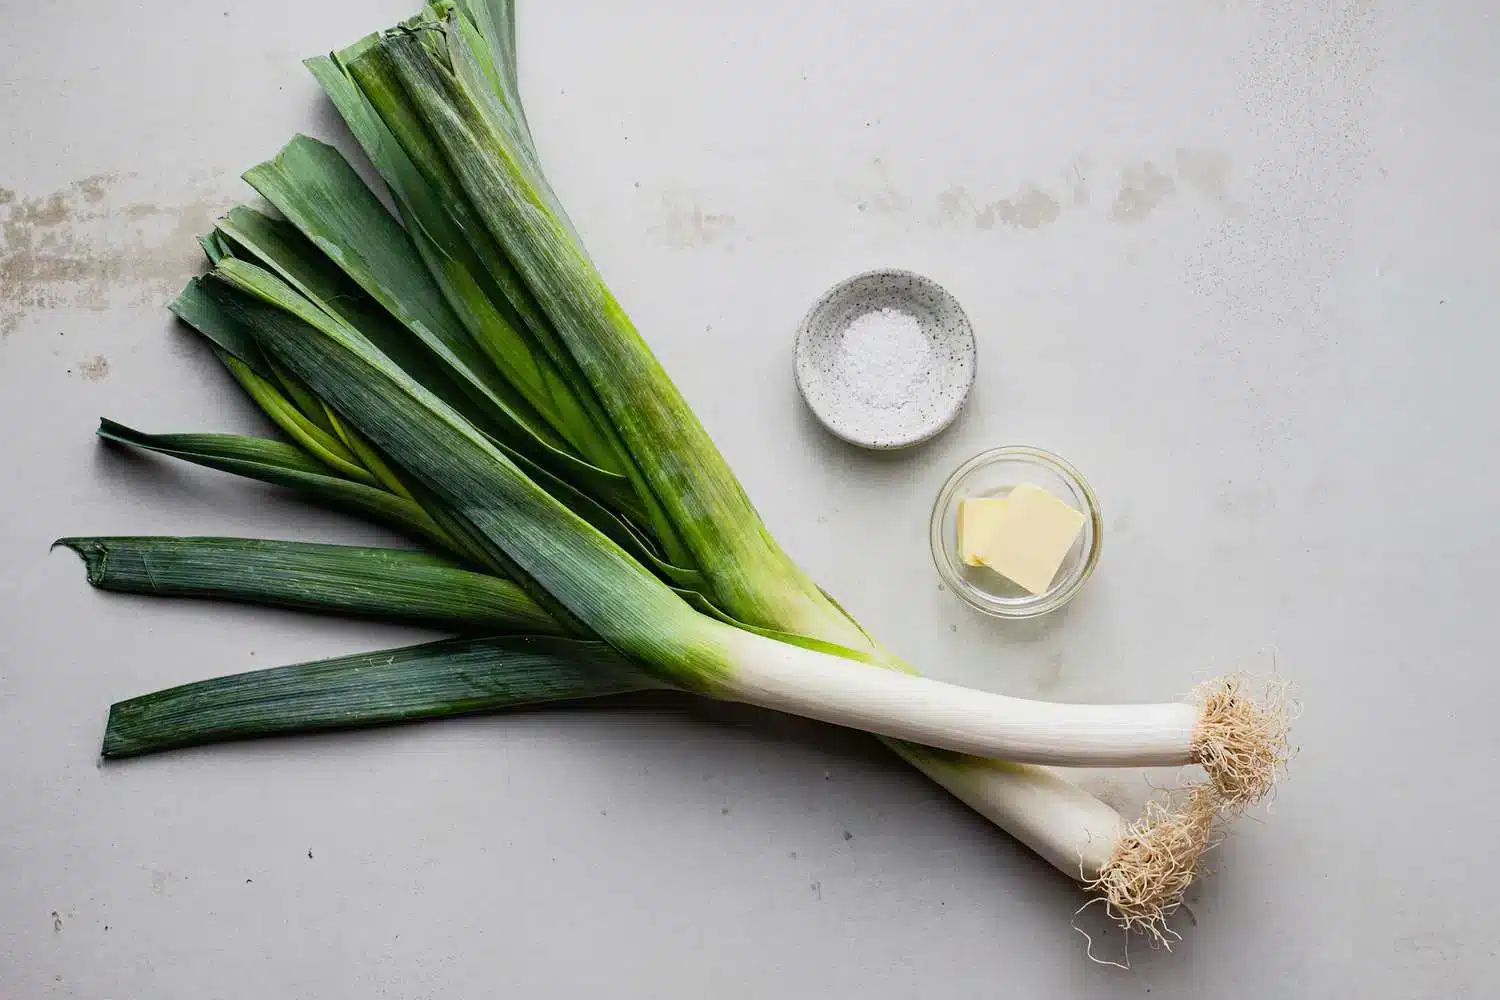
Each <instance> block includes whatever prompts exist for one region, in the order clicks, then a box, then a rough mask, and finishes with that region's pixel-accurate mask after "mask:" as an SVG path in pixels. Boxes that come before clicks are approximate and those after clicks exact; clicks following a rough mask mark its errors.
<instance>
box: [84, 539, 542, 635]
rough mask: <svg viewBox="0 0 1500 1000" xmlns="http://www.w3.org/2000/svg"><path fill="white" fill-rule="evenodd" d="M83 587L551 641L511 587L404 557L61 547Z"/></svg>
mask: <svg viewBox="0 0 1500 1000" xmlns="http://www.w3.org/2000/svg"><path fill="white" fill-rule="evenodd" d="M56 544H58V545H64V546H67V547H68V548H70V549H72V550H73V551H74V552H77V553H78V554H79V555H80V556H81V557H82V558H83V561H84V564H85V566H86V567H87V570H88V580H89V583H90V584H92V585H93V586H95V587H98V588H100V589H101V590H116V591H122V592H125V593H132V594H149V595H152V596H156V597H198V598H210V599H214V600H226V601H238V602H240V603H245V604H265V605H272V606H275V607H287V608H300V609H302V610H305V611H320V612H324V613H327V614H335V615H344V616H350V617H359V618H377V619H386V620H396V621H407V622H415V623H419V624H424V625H430V626H432V627H434V628H440V629H444V630H447V631H453V632H463V633H495V632H530V633H537V634H555V633H557V632H558V627H557V624H556V623H555V622H554V621H553V620H552V619H551V618H550V617H549V616H548V615H547V613H546V612H544V611H543V610H542V609H541V608H539V607H537V605H536V602H535V601H533V600H532V599H531V598H529V597H527V596H526V592H525V591H523V590H522V589H521V588H520V587H518V586H516V585H515V584H514V583H511V582H510V581H509V580H502V579H499V578H498V577H494V576H490V575H487V574H484V573H473V572H470V571H468V570H465V569H460V568H459V567H458V566H456V565H454V564H453V563H452V562H450V561H449V560H447V559H444V558H442V557H440V556H435V555H431V554H429V553H426V552H418V551H415V550H412V549H388V548H367V547H360V546H350V545H317V544H313V543H310V542H286V541H273V540H268V539H258V538H156V537H152V538H141V537H92V538H60V539H58V540H57V542H56Z"/></svg>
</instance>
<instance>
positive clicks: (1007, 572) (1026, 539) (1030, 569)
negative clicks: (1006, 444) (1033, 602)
mask: <svg viewBox="0 0 1500 1000" xmlns="http://www.w3.org/2000/svg"><path fill="white" fill-rule="evenodd" d="M960 513H962V508H960ZM975 520H976V524H975V525H974V527H976V528H980V529H981V530H977V531H973V532H972V535H971V541H972V551H973V555H974V556H975V557H976V558H977V559H978V561H979V564H980V565H984V566H988V567H989V568H990V569H992V570H994V571H995V572H996V573H999V574H1000V575H1001V576H1003V577H1005V578H1006V579H1007V580H1010V581H1011V582H1013V583H1015V584H1016V585H1017V586H1019V587H1022V588H1024V589H1025V590H1027V591H1029V592H1031V593H1033V594H1040V593H1042V592H1043V591H1045V590H1046V589H1047V588H1048V587H1050V586H1052V579H1053V577H1055V576H1057V570H1058V567H1060V566H1061V565H1062V562H1063V559H1065V558H1066V557H1067V555H1068V550H1069V549H1070V548H1072V547H1073V542H1074V540H1075V539H1077V538H1078V532H1079V531H1081V530H1082V529H1083V522H1084V520H1085V518H1084V516H1083V514H1082V513H1080V512H1079V511H1077V510H1074V509H1073V508H1072V507H1069V506H1068V505H1067V504H1065V503H1063V502H1062V501H1061V500H1059V499H1057V497H1055V496H1053V495H1052V494H1051V493H1048V492H1047V491H1046V490H1044V489H1042V488H1041V487H1040V486H1034V485H1032V484H1031V483H1021V484H1020V485H1019V486H1017V487H1016V488H1015V489H1013V490H1011V491H1010V493H1009V494H1008V495H1007V496H1006V497H1005V498H1004V500H1003V501H1001V502H1000V503H999V505H998V506H996V507H994V508H992V509H987V510H986V513H985V515H984V518H983V524H982V526H981V525H979V524H978V523H977V519H975ZM959 534H960V537H962V535H963V529H962V527H960V529H959ZM970 565H973V564H972V563H971V564H970Z"/></svg>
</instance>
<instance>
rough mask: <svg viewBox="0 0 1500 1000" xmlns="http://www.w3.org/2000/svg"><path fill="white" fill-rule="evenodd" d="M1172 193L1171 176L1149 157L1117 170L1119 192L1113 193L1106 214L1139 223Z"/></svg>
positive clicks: (1116, 219)
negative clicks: (1112, 198)
mask: <svg viewBox="0 0 1500 1000" xmlns="http://www.w3.org/2000/svg"><path fill="white" fill-rule="evenodd" d="M1176 193H1177V182H1176V181H1174V180H1173V179H1172V175H1171V174H1169V173H1167V172H1166V171H1164V170H1162V169H1161V168H1160V167H1158V166H1157V165H1156V164H1154V163H1152V162H1151V161H1150V160H1147V161H1146V162H1144V163H1138V164H1132V165H1131V166H1128V167H1126V168H1125V169H1124V170H1122V171H1121V172H1120V193H1119V194H1117V195H1115V202H1114V204H1113V205H1112V206H1110V210H1109V217H1110V219H1111V220H1112V221H1115V222H1139V221H1140V220H1142V219H1144V218H1145V217H1146V216H1148V215H1150V214H1151V213H1152V211H1153V210H1155V208H1156V206H1158V205H1160V204H1161V203H1162V202H1164V201H1166V200H1167V199H1168V198H1170V197H1172V195H1174V194H1176Z"/></svg>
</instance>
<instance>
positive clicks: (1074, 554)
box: [928, 445, 1104, 618]
mask: <svg viewBox="0 0 1500 1000" xmlns="http://www.w3.org/2000/svg"><path fill="white" fill-rule="evenodd" d="M1021 483H1032V484H1034V485H1036V486H1040V487H1041V488H1042V489H1044V490H1046V491H1047V492H1048V493H1051V494H1052V495H1053V496H1055V497H1057V498H1058V499H1059V500H1061V501H1062V502H1063V503H1066V504H1067V505H1068V506H1069V507H1072V508H1073V509H1074V510H1077V511H1080V512H1081V513H1083V514H1084V516H1085V519H1084V523H1083V529H1082V530H1081V531H1079V533H1078V538H1077V539H1076V540H1075V541H1074V542H1073V547H1072V548H1071V549H1069V550H1068V554H1067V555H1066V556H1065V557H1063V562H1062V566H1061V567H1059V568H1058V571H1057V575H1056V576H1055V577H1053V579H1052V585H1051V586H1050V587H1048V588H1047V589H1046V590H1045V591H1043V592H1042V593H1040V594H1032V593H1030V592H1028V591H1026V590H1023V589H1022V588H1021V587H1018V586H1016V585H1015V584H1013V583H1011V582H1010V581H1009V580H1007V579H1006V578H1005V577H1003V576H1001V575H1000V574H999V573H996V572H994V571H993V570H991V569H988V568H987V567H984V566H970V565H967V564H966V563H965V562H964V561H963V559H962V558H961V557H960V556H959V552H958V502H959V501H960V500H964V499H969V498H975V497H1000V496H1005V495H1006V494H1007V493H1009V492H1010V491H1011V490H1012V489H1014V488H1015V487H1016V486H1018V485H1020V484H1021ZM1103 532H1104V520H1103V517H1102V516H1101V514H1100V512H1099V500H1098V498H1097V497H1095V496H1094V491H1093V490H1091V489H1090V488H1089V484H1088V483H1087V482H1085V481H1084V478H1083V475H1082V473H1080V472H1079V471H1078V470H1077V469H1075V468H1073V466H1071V465H1069V464H1068V463H1067V462H1065V461H1063V459H1061V458H1060V457H1058V456H1057V455H1054V454H1052V453H1051V452H1050V451H1043V450H1042V449H1041V448H1031V447H1028V446H1026V445H1009V446H1007V447H1004V448H995V449H992V450H991V451H987V452H984V453H983V454H980V455H976V456H974V457H973V458H971V459H969V460H968V461H967V462H965V463H964V464H963V465H960V466H959V467H958V469H957V470H956V471H955V472H954V473H953V475H951V476H949V477H948V481H947V482H946V483H944V484H943V488H942V489H941V490H939V491H938V498H937V502H936V503H935V504H933V507H932V523H931V525H930V527H929V529H928V537H929V540H930V542H931V545H932V559H933V562H935V563H936V564H937V571H938V576H940V577H942V579H943V582H944V583H945V584H947V585H948V589H950V590H952V591H953V592H954V593H955V594H957V595H958V596H959V597H961V598H962V599H963V600H964V601H965V602H966V603H967V604H968V605H969V606H970V607H972V608H974V609H975V610H976V611H982V612H984V613H985V614H987V615H994V616H995V617H996V618H1035V617H1037V616H1038V615H1044V614H1046V613H1047V612H1049V611H1056V610H1057V609H1058V608H1060V607H1062V606H1063V605H1064V604H1067V603H1068V602H1069V601H1071V600H1072V599H1073V598H1074V597H1076V596H1078V592H1079V590H1081V589H1082V588H1083V585H1084V582H1085V581H1087V580H1088V578H1089V576H1090V575H1091V574H1092V573H1093V572H1094V566H1095V565H1096V564H1097V563H1098V562H1099V550H1100V548H1101V546H1102V545H1103Z"/></svg>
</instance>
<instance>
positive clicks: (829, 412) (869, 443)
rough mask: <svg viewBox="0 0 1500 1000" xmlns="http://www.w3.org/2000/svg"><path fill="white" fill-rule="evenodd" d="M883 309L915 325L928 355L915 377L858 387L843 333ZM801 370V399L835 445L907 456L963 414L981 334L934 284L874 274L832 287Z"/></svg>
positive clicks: (804, 334)
mask: <svg viewBox="0 0 1500 1000" xmlns="http://www.w3.org/2000/svg"><path fill="white" fill-rule="evenodd" d="M883 309H892V310H896V311H898V312H903V313H907V314H909V315H910V316H912V317H915V319H916V320H917V325H918V327H919V328H920V330H921V334H922V337H923V338H924V339H925V341H926V347H925V351H924V352H923V354H922V355H921V356H920V357H919V358H918V359H917V363H916V364H914V365H913V366H912V367H911V368H910V369H909V370H906V369H903V370H901V371H899V372H896V373H893V374H892V375H891V379H888V380H887V383H883V384H880V385H877V386H872V385H871V384H870V383H868V382H860V381H856V374H857V364H858V361H859V358H858V357H857V356H856V355H851V353H850V351H849V349H847V347H846V343H845V338H844V333H845V331H847V330H848V329H849V327H850V325H851V324H853V323H854V322H855V321H856V320H858V319H859V318H860V317H862V316H864V315H866V314H867V313H872V312H878V311H880V310H883ZM795 368H796V373H797V388H798V389H799V390H800V391H801V393H802V398H803V399H804V400H806V402H807V406H808V408H809V409H810V410H812V412H813V415H814V416H816V417H817V418H818V420H819V421H820V422H821V423H822V424H823V426H824V427H826V428H828V430H829V431H830V432H831V433H832V434H834V435H835V436H836V437H839V438H842V439H843V440H845V441H847V442H849V443H850V444H855V445H859V446H860V447H862V448H879V449H894V448H907V447H910V446H912V445H914V444H920V443H921V442H923V441H926V440H928V439H929V438H932V437H933V436H935V435H936V434H937V433H938V432H940V431H941V430H943V428H945V427H947V426H948V425H949V424H951V423H952V422H953V420H954V418H955V417H957V416H958V413H959V410H961V409H962V408H963V405H964V400H965V399H967V398H968V395H969V389H970V387H971V386H973V384H974V371H975V348H974V330H973V328H972V327H971V326H970V325H969V318H968V317H967V316H965V315H964V311H963V309H962V308H960V306H959V304H958V300H956V299H955V298H954V297H953V296H952V295H950V294H948V292H947V291H946V290H945V289H944V288H943V287H942V286H941V285H939V284H937V283H936V282H934V281H932V280H931V279H928V278H924V277H922V276H921V275H920V274H913V273H911V272H910V271H893V270H887V271H867V272H865V273H864V274H856V275H855V276H854V277H852V278H848V279H846V280H844V281H842V282H840V283H839V284H837V285H835V286H833V288H831V289H829V290H828V291H827V292H825V293H824V294H823V297H822V298H820V299H818V301H817V302H816V303H814V304H813V307H812V309H810V310H808V313H807V316H806V317H805V318H804V319H803V320H802V325H801V327H800V328H799V329H798V331H797V344H796V352H795ZM866 374H868V370H867V371H866ZM872 388H874V389H878V392H873V393H872V391H871V390H872Z"/></svg>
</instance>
